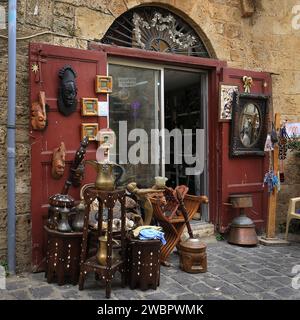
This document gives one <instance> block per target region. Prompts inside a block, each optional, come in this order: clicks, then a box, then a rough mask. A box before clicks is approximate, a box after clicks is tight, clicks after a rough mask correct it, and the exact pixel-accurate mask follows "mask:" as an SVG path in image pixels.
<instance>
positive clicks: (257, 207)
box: [218, 68, 272, 232]
mask: <svg viewBox="0 0 300 320" xmlns="http://www.w3.org/2000/svg"><path fill="white" fill-rule="evenodd" d="M244 75H247V76H251V77H252V78H253V81H254V82H253V85H252V87H251V93H262V94H265V95H271V92H272V83H271V77H270V74H269V73H265V72H253V71H246V70H240V69H231V68H224V69H223V72H222V79H221V80H222V81H223V82H224V83H226V84H233V85H238V86H239V91H240V92H243V91H244V88H243V82H242V77H243V76H244ZM264 83H267V86H266V87H265V86H264ZM265 121H267V119H265ZM219 125H220V128H219V135H220V142H221V145H220V151H221V152H220V157H219V162H220V171H219V172H220V184H219V194H220V197H219V199H220V201H219V210H218V213H219V214H218V216H219V219H218V228H219V230H220V231H221V232H224V231H226V230H227V228H228V226H229V223H230V222H231V221H232V219H233V218H234V217H236V216H237V215H238V214H239V212H238V211H237V210H233V209H232V208H231V207H230V206H226V205H225V204H224V203H226V202H228V200H229V199H228V196H229V195H230V194H236V193H251V194H253V208H251V209H246V213H247V214H248V216H249V217H250V218H251V219H253V221H254V223H255V225H256V228H257V229H258V230H262V229H264V228H265V225H266V217H267V210H268V202H267V200H268V199H267V197H268V195H267V190H266V188H265V187H264V186H263V178H264V175H265V173H266V171H267V170H268V157H267V156H264V157H258V156H247V157H243V156H241V157H236V158H230V157H229V146H230V126H231V123H230V122H223V123H220V124H219Z"/></svg>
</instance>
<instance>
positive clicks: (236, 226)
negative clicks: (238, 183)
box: [227, 194, 258, 246]
mask: <svg viewBox="0 0 300 320" xmlns="http://www.w3.org/2000/svg"><path fill="white" fill-rule="evenodd" d="M229 199H230V203H231V204H232V207H233V208H238V209H240V216H239V217H236V218H234V219H233V220H232V222H231V226H230V232H229V236H228V240H227V241H228V243H231V244H237V245H245V246H255V245H257V243H258V239H257V235H256V231H255V224H254V223H253V221H252V220H251V219H250V218H248V217H247V216H246V214H245V208H251V207H252V206H253V202H252V195H251V194H235V195H230V196H229Z"/></svg>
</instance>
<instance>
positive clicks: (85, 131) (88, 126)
mask: <svg viewBox="0 0 300 320" xmlns="http://www.w3.org/2000/svg"><path fill="white" fill-rule="evenodd" d="M97 133H98V123H82V124H81V139H83V138H84V137H88V139H89V141H96V137H97Z"/></svg>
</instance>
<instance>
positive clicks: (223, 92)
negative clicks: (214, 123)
mask: <svg viewBox="0 0 300 320" xmlns="http://www.w3.org/2000/svg"><path fill="white" fill-rule="evenodd" d="M238 92H239V87H238V86H237V85H231V84H225V83H221V84H220V92H219V121H230V120H231V117H232V106H233V98H234V93H238Z"/></svg>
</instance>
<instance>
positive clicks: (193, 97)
mask: <svg viewBox="0 0 300 320" xmlns="http://www.w3.org/2000/svg"><path fill="white" fill-rule="evenodd" d="M201 81H203V77H202V75H201V73H197V72H187V71H181V70H172V69H165V84H164V87H165V128H166V129H168V130H169V131H171V130H172V129H174V128H178V129H180V131H181V133H182V137H183V132H184V129H192V147H191V150H192V153H193V155H195V152H196V150H195V146H196V129H204V128H205V121H204V106H203V95H202V92H201V91H202V90H203V84H202V83H201ZM184 147H185V146H184V139H183V138H182V151H183V150H184ZM167 156H168V155H167V150H166V157H167ZM170 159H171V162H170V163H171V164H166V166H165V170H166V171H165V173H166V177H167V178H168V182H167V185H168V186H170V187H175V186H176V185H180V184H185V185H187V186H188V187H189V193H190V194H196V195H199V194H205V189H206V188H205V185H206V181H205V174H204V172H203V173H202V174H200V175H196V176H193V175H186V173H185V169H186V168H187V167H188V166H189V165H187V163H186V162H185V161H184V158H183V157H182V164H174V141H173V140H172V139H171V146H170ZM205 159H206V157H205ZM192 167H193V165H192Z"/></svg>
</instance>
